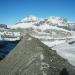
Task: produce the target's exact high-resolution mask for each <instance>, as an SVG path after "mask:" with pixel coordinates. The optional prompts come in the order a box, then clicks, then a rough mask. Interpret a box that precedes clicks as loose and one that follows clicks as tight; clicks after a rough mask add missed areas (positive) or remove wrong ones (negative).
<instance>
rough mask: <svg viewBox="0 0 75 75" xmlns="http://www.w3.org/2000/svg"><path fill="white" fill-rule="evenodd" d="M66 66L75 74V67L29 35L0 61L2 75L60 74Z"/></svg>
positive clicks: (0, 73) (70, 72)
mask: <svg viewBox="0 0 75 75" xmlns="http://www.w3.org/2000/svg"><path fill="white" fill-rule="evenodd" d="M64 68H65V69H66V72H68V73H69V75H75V67H73V66H72V65H70V64H69V63H68V62H67V61H66V60H64V59H63V58H61V57H60V56H59V55H57V53H56V52H55V51H52V50H51V49H50V48H48V47H47V46H45V45H44V44H43V43H41V42H40V41H39V40H38V39H35V38H33V37H31V36H29V35H25V36H24V37H23V39H22V40H21V41H20V43H19V44H18V45H17V46H16V47H15V48H14V49H13V50H12V51H11V52H10V53H9V54H8V55H7V56H6V58H5V59H3V60H2V61H0V75H60V72H61V71H62V70H63V69H64Z"/></svg>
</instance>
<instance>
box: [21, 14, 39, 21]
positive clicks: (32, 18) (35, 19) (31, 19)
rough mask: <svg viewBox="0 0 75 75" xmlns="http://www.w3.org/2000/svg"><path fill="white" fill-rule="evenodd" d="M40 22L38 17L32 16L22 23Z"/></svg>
mask: <svg viewBox="0 0 75 75" xmlns="http://www.w3.org/2000/svg"><path fill="white" fill-rule="evenodd" d="M38 20H39V18H38V17H36V16H32V15H30V16H27V17H25V18H24V19H22V20H21V22H36V21H38Z"/></svg>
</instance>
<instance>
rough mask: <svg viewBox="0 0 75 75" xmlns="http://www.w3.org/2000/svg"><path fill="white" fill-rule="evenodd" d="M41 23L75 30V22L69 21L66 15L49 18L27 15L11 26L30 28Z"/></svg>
mask: <svg viewBox="0 0 75 75" xmlns="http://www.w3.org/2000/svg"><path fill="white" fill-rule="evenodd" d="M40 25H50V26H51V25H52V26H58V27H62V28H66V29H69V30H75V23H74V22H71V21H69V20H68V19H66V18H64V17H56V16H50V17H48V18H38V17H36V16H27V17H25V18H23V19H22V20H20V21H19V22H17V23H16V24H15V25H13V26H11V28H29V27H34V26H40Z"/></svg>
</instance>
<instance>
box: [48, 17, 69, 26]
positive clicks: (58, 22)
mask: <svg viewBox="0 0 75 75" xmlns="http://www.w3.org/2000/svg"><path fill="white" fill-rule="evenodd" d="M47 21H48V22H50V23H52V24H56V25H60V26H61V25H64V24H67V23H68V20H67V19H66V18H64V17H56V16H50V17H48V18H47Z"/></svg>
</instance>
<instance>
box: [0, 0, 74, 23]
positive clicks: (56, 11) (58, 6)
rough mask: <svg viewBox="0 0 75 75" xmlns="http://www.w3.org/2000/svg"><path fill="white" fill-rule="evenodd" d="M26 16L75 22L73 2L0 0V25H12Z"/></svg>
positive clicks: (59, 0)
mask: <svg viewBox="0 0 75 75" xmlns="http://www.w3.org/2000/svg"><path fill="white" fill-rule="evenodd" d="M28 15H34V16H38V17H47V16H62V17H66V18H68V19H70V20H73V21H75V0H0V23H5V24H14V23H15V22H16V21H18V20H20V19H22V18H24V17H26V16H28Z"/></svg>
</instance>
